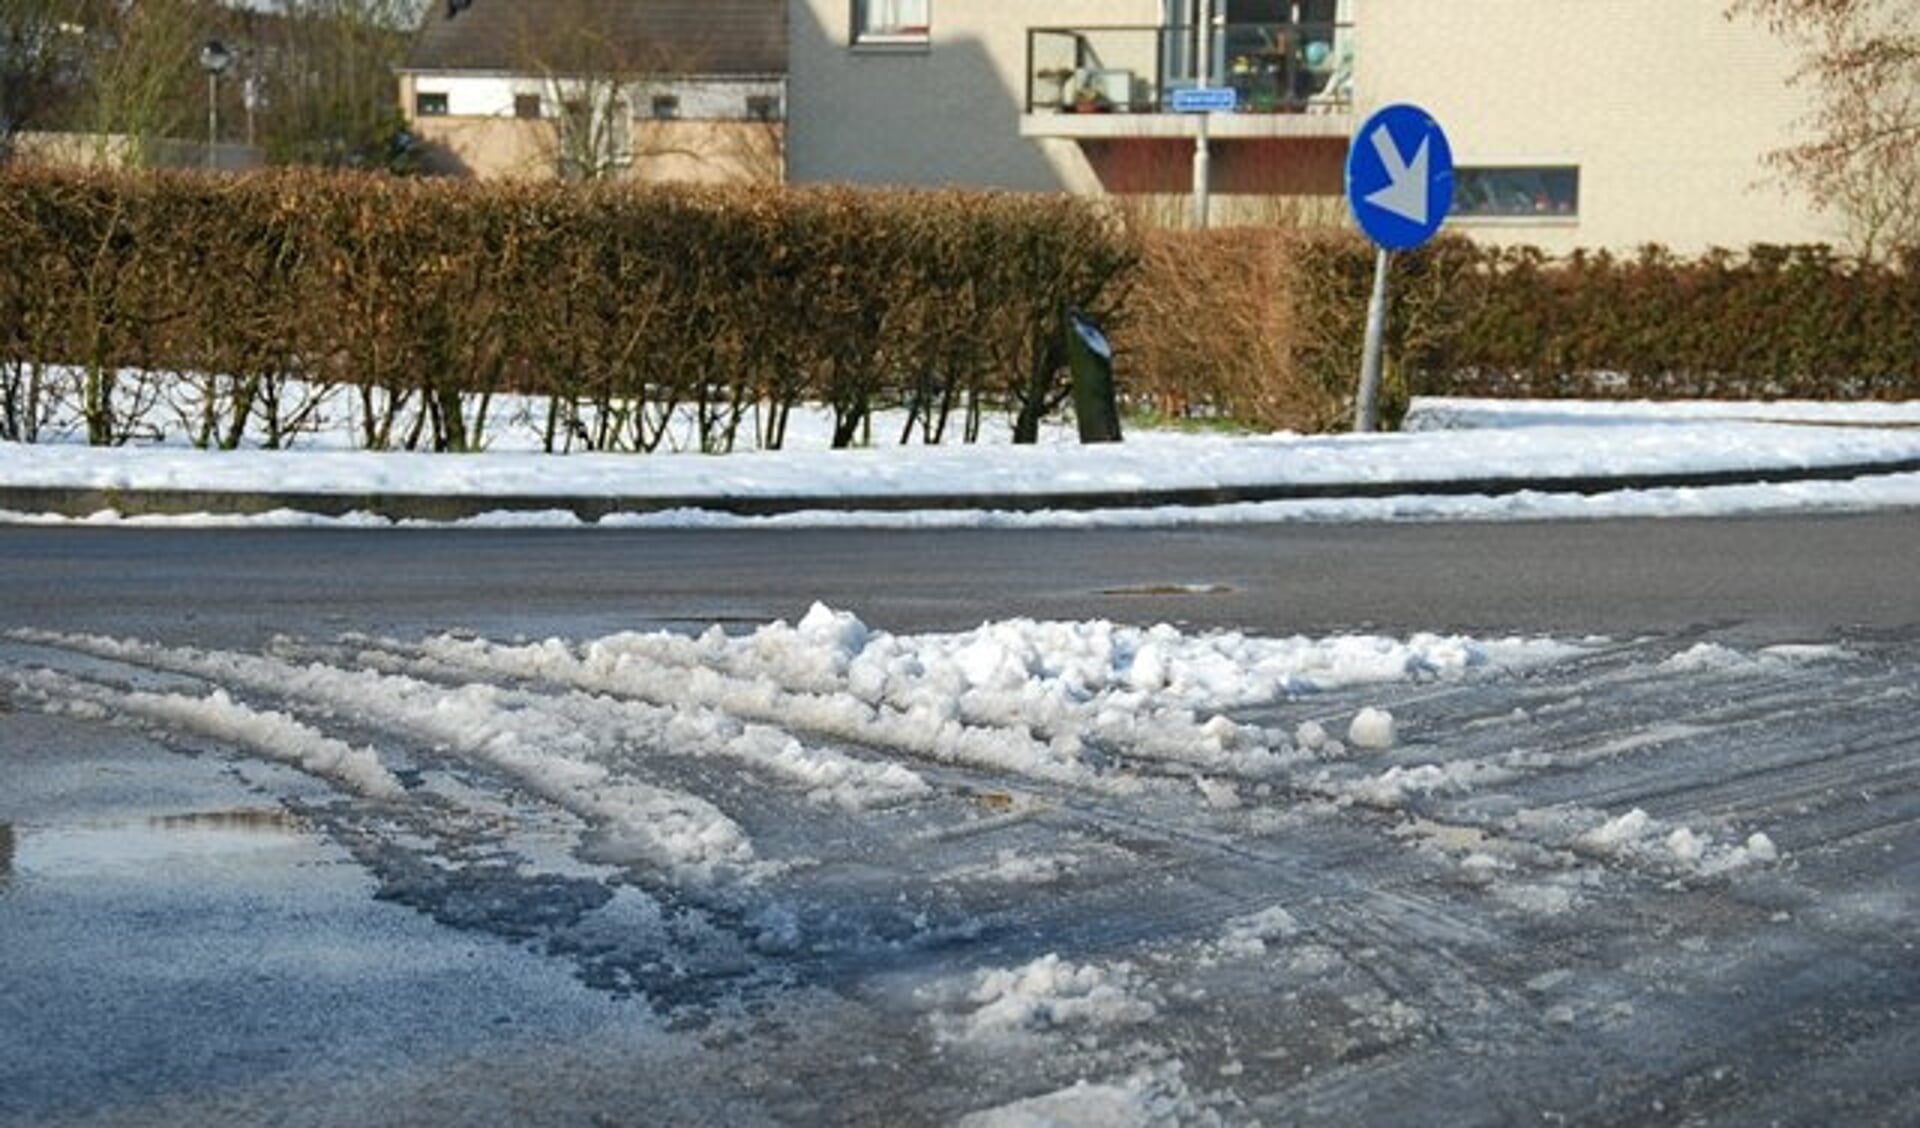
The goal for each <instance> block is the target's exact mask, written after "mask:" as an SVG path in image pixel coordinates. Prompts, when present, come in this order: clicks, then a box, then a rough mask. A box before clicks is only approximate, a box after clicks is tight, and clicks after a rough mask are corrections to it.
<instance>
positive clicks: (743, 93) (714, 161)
mask: <svg viewBox="0 0 1920 1128" xmlns="http://www.w3.org/2000/svg"><path fill="white" fill-rule="evenodd" d="M786 18H787V12H786V0H436V3H435V4H434V5H433V6H432V7H431V8H429V10H428V14H427V17H426V22H425V24H424V26H423V27H422V29H421V33H420V36H419V38H418V40H417V41H416V43H415V45H414V48H413V50H412V52H411V53H410V55H409V57H408V59H407V62H406V65H405V66H403V67H402V68H400V71H399V80H400V100H401V106H402V110H403V112H404V113H405V115H406V117H407V121H408V126H409V128H410V129H411V130H412V132H413V134H414V136H415V137H417V138H418V139H419V140H420V141H421V142H422V143H423V145H424V146H425V149H426V153H427V160H426V163H427V167H428V168H429V169H430V170H431V171H436V172H441V173H448V174H459V175H470V176H475V177H481V178H503V177H504V178H521V179H536V180H539V179H553V178H556V177H565V178H572V179H601V178H609V177H619V178H627V179H634V180H640V181H648V182H667V181H671V182H691V183H778V182H780V181H782V180H784V179H785V177H786V165H785V144H786V138H785V133H786V126H785V119H786V114H787V82H786V69H787V36H786Z"/></svg>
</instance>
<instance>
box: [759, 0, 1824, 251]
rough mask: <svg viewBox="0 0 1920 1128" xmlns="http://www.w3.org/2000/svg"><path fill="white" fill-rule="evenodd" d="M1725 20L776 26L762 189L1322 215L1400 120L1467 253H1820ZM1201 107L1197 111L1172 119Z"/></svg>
mask: <svg viewBox="0 0 1920 1128" xmlns="http://www.w3.org/2000/svg"><path fill="white" fill-rule="evenodd" d="M1725 8H1726V5H1725V4H1724V3H1723V2H1722V0H1605V2H1598V0H1449V2H1447V3H1437V2H1435V0H1046V2H1039V0H789V36H790V51H789V58H788V84H789V87H788V88H789V94H790V104H791V108H790V112H789V121H788V132H787V167H788V174H789V177H790V178H791V179H792V180H794V181H796V182H809V181H851V182H856V183H868V184H901V185H940V184H966V185H976V186H991V187H1003V188H1010V189H1020V190H1032V191H1055V190H1063V189H1064V190H1068V191H1074V192H1081V193H1089V194H1103V195H1107V196H1111V197H1113V198H1115V199H1116V200H1117V201H1118V202H1120V204H1121V206H1123V207H1128V206H1130V207H1137V208H1142V209H1152V210H1154V211H1156V212H1160V213H1164V214H1165V215H1166V216H1167V218H1169V219H1170V220H1176V221H1177V220H1179V219H1180V218H1182V217H1191V216H1192V215H1193V204H1194V197H1195V196H1196V195H1201V196H1203V197H1204V198H1205V199H1206V200H1207V206H1206V208H1205V210H1204V211H1203V212H1201V213H1200V214H1201V215H1203V216H1204V217H1205V218H1206V219H1207V220H1208V221H1209V222H1211V223H1214V224H1222V223H1233V222H1245V221H1260V220H1262V219H1264V218H1267V217H1270V216H1275V215H1287V214H1293V215H1300V216H1303V217H1308V218H1311V217H1315V216H1322V217H1325V216H1336V215H1339V214H1343V213H1344V203H1343V202H1342V186H1343V176H1344V164H1345V158H1346V151H1347V145H1348V142H1349V139H1350V138H1351V137H1352V135H1353V133H1354V131H1355V130H1356V129H1357V128H1358V126H1359V124H1360V123H1361V122H1362V121H1363V120H1364V119H1365V118H1366V116H1367V115H1368V114H1370V113H1371V112H1373V111H1374V110H1376V109H1378V108H1379V107H1381V106H1384V105H1387V104H1390V103H1394V102H1412V103H1415V104H1418V105H1420V106H1422V107H1424V108H1426V109H1428V110H1430V111H1431V112H1432V113H1433V115H1434V117H1435V118H1436V119H1437V120H1438V121H1439V122H1440V123H1441V124H1442V126H1443V127H1444V128H1445V129H1446V130H1447V134H1448V138H1449V140H1450V142H1451V144H1452V148H1453V153H1454V160H1455V164H1456V167H1457V170H1458V171H1457V174H1456V191H1455V198H1454V210H1453V214H1452V216H1451V217H1450V219H1449V220H1448V225H1449V228H1450V229H1452V230H1457V231H1460V232H1462V233H1465V234H1467V235H1470V236H1471V237H1473V238H1476V239H1480V240H1484V241H1491V242H1512V243H1529V244H1533V245H1537V246H1541V247H1543V248H1546V249H1548V250H1551V251H1566V250H1571V249H1573V248H1576V247H1609V248H1628V247H1633V246H1637V245H1640V244H1644V243H1649V242H1653V243H1661V244H1665V245H1667V246H1669V247H1671V248H1673V249H1675V250H1677V251H1680V252H1683V253H1692V252H1697V251H1699V250H1702V249H1705V248H1707V247H1709V246H1716V245H1718V246H1732V247H1740V246H1745V245H1747V244H1750V243H1755V242H1811V241H1829V242H1831V241H1835V240H1837V239H1838V238H1839V236H1840V234H1841V233H1840V232H1839V231H1837V230H1836V229H1835V228H1834V227H1833V225H1832V221H1831V220H1829V219H1828V218H1826V217H1825V216H1823V215H1822V214H1820V213H1818V212H1816V211H1815V210H1814V209H1813V208H1812V207H1811V205H1810V203H1809V201H1808V200H1807V199H1806V198H1805V197H1804V196H1801V195H1799V194H1798V193H1797V192H1795V191H1793V190H1790V189H1788V188H1786V187H1784V186H1783V185H1782V184H1781V183H1780V182H1779V181H1778V179H1777V177H1775V176H1774V175H1773V174H1772V173H1771V171H1770V170H1769V168H1768V167H1767V166H1766V164H1765V157H1766V155H1767V154H1768V153H1770V152H1773V151H1775V150H1777V149H1780V148H1782V147H1784V146H1786V145H1788V144H1791V143H1792V142H1793V141H1795V140H1796V139H1798V132H1797V130H1798V128H1799V127H1800V126H1801V124H1802V123H1803V121H1804V119H1805V116H1806V114H1807V112H1808V110H1809V108H1810V107H1809V105H1808V103H1807V95H1806V93H1805V92H1804V91H1803V90H1802V89H1801V88H1799V87H1796V86H1792V85H1790V84H1789V82H1788V79H1789V77H1790V76H1791V75H1792V73H1793V71H1794V69H1795V58H1794V56H1793V54H1792V52H1791V50H1790V49H1789V47H1788V46H1787V45H1786V44H1785V43H1783V42H1782V41H1780V40H1779V39H1777V38H1775V37H1774V36H1773V35H1772V34H1771V33H1769V32H1768V30H1767V29H1766V28H1765V27H1763V26H1760V25H1759V24H1757V23H1756V22H1754V21H1751V20H1743V19H1730V18H1728V17H1727V15H1726V14H1725ZM1201 87H1205V88H1208V89H1209V90H1211V91H1212V93H1211V94H1209V95H1205V96H1201V95H1194V94H1188V93H1184V92H1185V91H1190V90H1193V89H1195V88H1201ZM1222 91H1230V92H1231V93H1223V92H1222ZM1205 98H1211V99H1213V100H1214V101H1213V104H1215V105H1220V106H1222V107H1224V108H1222V109H1219V110H1217V111H1215V112H1210V113H1196V112H1191V109H1192V106H1193V105H1194V103H1195V102H1198V101H1203V100H1204V99H1205ZM1183 111H1185V112H1183ZM1197 183H1198V184H1203V185H1204V186H1205V190H1204V192H1201V193H1196V192H1195V186H1196V184H1197Z"/></svg>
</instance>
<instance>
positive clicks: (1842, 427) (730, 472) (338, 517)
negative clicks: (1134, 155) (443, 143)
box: [0, 400, 1920, 526]
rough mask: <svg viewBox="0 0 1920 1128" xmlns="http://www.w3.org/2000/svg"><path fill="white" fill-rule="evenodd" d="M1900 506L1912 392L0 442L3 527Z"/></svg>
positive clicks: (973, 520) (1542, 513)
mask: <svg viewBox="0 0 1920 1128" xmlns="http://www.w3.org/2000/svg"><path fill="white" fill-rule="evenodd" d="M503 445H504V446H509V447H510V446H512V445H513V444H512V443H507V444H503ZM424 499H431V500H430V501H429V500H424ZM1896 506H1920V405H1909V404H1895V405H1887V404H1866V405H1830V404H1666V403H1663V404H1644V403H1643V404H1594V403H1537V402H1536V403H1528V402H1506V401H1476V400H1425V401H1421V402H1420V403H1419V404H1417V405H1416V408H1415V412H1414V414H1413V416H1412V417H1411V419H1410V420H1409V427H1408V430H1407V431H1406V432H1404V433H1399V434H1384V435H1339V436H1299V435H1285V434H1282V435H1265V436H1234V435H1220V434H1185V433H1170V432H1154V431H1143V432H1136V433H1134V434H1132V435H1130V436H1129V437H1128V439H1127V441H1126V442H1124V443H1121V444H1116V445H1104V446H1090V447H1089V446H1080V445H1077V444H1075V443H1073V442H1072V441H1071V438H1070V435H1069V434H1068V433H1067V432H1066V431H1065V430H1057V431H1055V432H1053V433H1052V434H1050V435H1049V436H1048V441H1045V442H1042V443H1041V444H1040V445H1038V446H1033V447H1015V446H1012V445H1010V444H1006V443H1004V442H989V443H982V444H978V445H973V446H959V445H952V446H941V447H919V446H876V447H872V448H866V449H858V450H848V451H829V450H823V449H819V447H818V446H817V445H812V444H808V445H806V446H803V447H801V448H799V449H792V450H786V451H779V452H752V453H741V454H733V455H728V456H724V457H714V456H706V455H699V454H687V453H680V454H652V455H646V456H632V455H599V454H574V455H546V454H539V453H534V452H530V451H526V450H515V449H496V450H494V451H490V452H489V453H486V454H483V455H472V456H449V455H424V454H399V453H373V452H366V451H353V450H344V449H338V447H337V445H334V446H332V447H329V444H326V443H320V444H317V445H316V446H315V447H314V448H313V449H295V450H290V451H260V450H243V451H234V452H225V453H213V452H206V451H194V450H182V449H179V448H174V447H123V448H113V449H95V448H88V447H82V446H78V445H72V444H57V443H56V444H41V445H31V446H29V445H18V444H0V509H4V510H7V511H9V512H8V513H7V514H6V515H5V518H4V519H6V520H11V521H41V520H73V519H82V520H93V521H110V522H119V521H146V520H164V521H169V522H183V521H215V522H227V521H231V520H235V519H244V520H248V521H253V522H270V523H317V522H346V523H350V524H356V525H359V524H368V523H380V524H386V523H396V522H397V523H404V522H406V521H409V520H427V521H441V522H444V521H448V520H459V521H469V522H471V521H480V522H486V523H510V524H521V525H525V524H558V525H576V524H579V523H581V522H582V521H597V522H598V523H601V524H612V525H632V524H636V523H640V524H652V525H688V524H702V525H704V524H715V523H730V522H738V521H780V522H784V523H790V524H791V523H810V524H823V523H830V524H864V525H874V524H885V525H915V526H924V525H983V524H1023V525H1036V524H1046V525H1075V526H1078V525H1091V524H1116V523H1118V524H1142V523H1158V524H1164V523H1179V524H1191V523H1200V522H1208V523H1220V522H1247V521H1274V520H1299V519H1308V520H1368V519H1392V518H1401V519H1441V518H1476V517H1480V518H1498V519H1512V518H1541V517H1593V516H1609V515H1652V514H1706V513H1738V512H1754V511H1778V510H1801V509H1808V508H1816V509H1859V508H1880V507H1896ZM195 514H206V516H195Z"/></svg>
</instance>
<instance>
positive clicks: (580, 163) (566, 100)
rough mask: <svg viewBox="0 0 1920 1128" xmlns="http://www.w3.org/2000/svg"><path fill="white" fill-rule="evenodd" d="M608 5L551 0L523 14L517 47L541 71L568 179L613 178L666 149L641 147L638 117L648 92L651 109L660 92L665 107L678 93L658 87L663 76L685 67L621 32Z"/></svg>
mask: <svg viewBox="0 0 1920 1128" xmlns="http://www.w3.org/2000/svg"><path fill="white" fill-rule="evenodd" d="M525 7H526V8H528V9H534V8H535V6H533V5H527V6H525ZM608 10H609V9H608V5H606V4H604V3H597V2H596V0H551V2H550V3H548V4H542V5H539V6H538V7H537V10H529V11H526V12H524V13H523V15H522V17H521V25H520V28H519V42H520V48H519V50H520V54H521V55H522V57H523V59H524V60H525V65H526V66H527V67H528V69H529V70H531V71H532V72H533V73H534V74H537V75H539V76H540V83H541V87H542V90H541V99H542V103H543V108H544V110H545V111H546V112H548V113H549V114H550V120H551V122H552V126H553V127H552V130H551V132H549V133H548V134H547V136H546V149H547V153H548V156H549V157H550V158H551V159H552V161H553V162H554V167H555V168H557V169H558V170H559V172H560V175H561V176H562V177H563V178H565V179H569V180H607V179H611V178H613V177H617V176H622V175H625V174H626V173H627V171H628V170H629V169H631V168H632V167H633V166H634V164H635V163H636V161H637V160H639V159H641V158H643V157H658V156H665V155H667V153H666V152H664V151H661V150H659V149H657V148H654V147H649V148H648V150H647V151H646V152H644V153H641V152H637V151H636V144H635V140H636V139H635V131H634V116H635V114H636V112H637V110H638V107H639V106H640V104H641V102H642V100H643V99H644V100H646V102H647V104H648V109H649V112H651V111H652V110H653V109H654V105H653V101H654V99H655V98H656V97H658V98H660V99H663V101H662V102H661V103H660V106H661V108H662V111H663V112H668V111H666V107H668V106H669V105H671V101H670V100H671V99H672V98H673V97H674V95H672V94H669V93H666V92H664V91H662V90H661V89H660V85H661V80H662V77H663V76H666V75H670V74H673V73H676V72H684V71H685V70H687V69H688V68H687V63H688V62H689V60H686V59H680V58H676V57H675V52H674V51H673V50H672V49H671V48H669V47H668V46H667V45H665V44H659V43H651V42H646V41H644V40H636V39H635V38H634V37H633V36H631V35H626V34H622V32H621V29H620V28H618V27H615V26H612V25H611V24H610V23H609V21H608V16H607V13H608ZM676 64H677V65H676Z"/></svg>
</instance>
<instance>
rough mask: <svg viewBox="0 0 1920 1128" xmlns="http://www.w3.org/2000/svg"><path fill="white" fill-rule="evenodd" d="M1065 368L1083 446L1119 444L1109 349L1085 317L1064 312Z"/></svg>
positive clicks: (1117, 409)
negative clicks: (1065, 323)
mask: <svg viewBox="0 0 1920 1128" xmlns="http://www.w3.org/2000/svg"><path fill="white" fill-rule="evenodd" d="M1067 368H1068V369H1069V370H1070V371H1071V372H1072V373H1073V414H1074V418H1075V419H1076V420H1077V421H1078V422H1079V424H1080V441H1081V442H1083V443H1117V442H1119V441H1120V407H1119V404H1118V403H1117V402H1116V401H1115V397H1114V388H1113V346H1112V345H1109V344H1108V343H1107V338H1106V334H1104V333H1102V332H1100V327H1099V326H1098V325H1095V324H1094V323H1093V322H1092V321H1091V320H1089V319H1088V318H1087V316H1086V315H1085V314H1083V313H1081V312H1080V311H1079V310H1077V309H1070V310H1068V311H1067Z"/></svg>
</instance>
